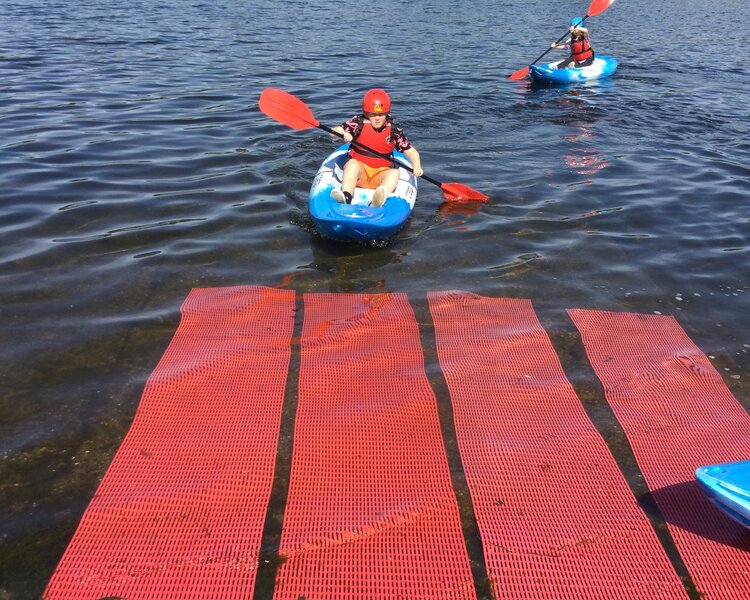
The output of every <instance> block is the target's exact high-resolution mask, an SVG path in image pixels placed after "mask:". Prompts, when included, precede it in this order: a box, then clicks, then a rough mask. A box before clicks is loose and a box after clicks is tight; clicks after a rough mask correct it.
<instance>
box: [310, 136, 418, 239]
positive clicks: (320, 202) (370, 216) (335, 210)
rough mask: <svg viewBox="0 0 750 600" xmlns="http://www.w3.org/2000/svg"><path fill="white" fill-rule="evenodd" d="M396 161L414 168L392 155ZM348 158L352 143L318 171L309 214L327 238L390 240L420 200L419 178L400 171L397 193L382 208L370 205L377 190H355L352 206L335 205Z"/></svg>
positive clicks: (333, 155) (394, 154)
mask: <svg viewBox="0 0 750 600" xmlns="http://www.w3.org/2000/svg"><path fill="white" fill-rule="evenodd" d="M393 156H394V158H395V159H396V161H399V162H402V163H403V164H406V165H409V166H411V163H410V162H409V159H407V158H406V156H404V155H403V154H402V153H401V152H398V151H395V152H394V153H393ZM348 159H349V144H344V145H343V146H340V147H339V148H337V149H336V150H335V151H334V152H333V153H332V154H331V155H330V156H328V158H326V159H325V160H324V161H323V164H322V165H321V166H320V169H318V173H317V175H315V180H314V181H313V184H312V187H311V188H310V201H309V208H310V215H311V216H312V218H313V220H314V221H315V226H316V227H317V229H318V231H319V232H320V234H321V235H323V236H324V237H327V238H330V239H332V240H338V241H346V242H368V241H373V240H384V239H386V238H389V237H390V236H392V235H393V234H394V233H396V232H397V231H398V230H399V229H401V228H402V227H403V226H404V224H405V223H406V221H407V219H408V218H409V216H410V215H411V211H412V209H413V208H414V203H415V202H416V200H417V178H416V177H414V174H413V173H411V171H409V170H407V169H404V168H399V171H400V177H399V182H398V185H397V186H396V189H395V190H394V192H393V193H392V194H391V195H390V196H388V197H387V199H386V202H385V204H383V206H381V207H375V206H370V201H371V200H372V194H373V192H374V190H369V189H364V188H356V189H355V190H354V197H353V198H352V203H351V204H343V203H339V202H336V201H335V200H334V199H333V198H331V191H332V190H334V189H336V188H338V189H341V177H342V174H343V169H344V164H345V163H346V161H347V160H348Z"/></svg>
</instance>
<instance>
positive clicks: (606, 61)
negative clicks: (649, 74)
mask: <svg viewBox="0 0 750 600" xmlns="http://www.w3.org/2000/svg"><path fill="white" fill-rule="evenodd" d="M560 62H561V61H559V60H558V61H555V62H553V63H549V64H546V65H531V66H530V67H529V77H531V79H532V81H543V82H547V83H577V82H579V81H590V80H592V79H603V78H604V77H609V76H610V75H612V74H613V73H614V72H615V71H616V70H617V60H616V59H615V58H614V57H612V56H597V57H596V58H595V59H594V62H593V63H592V64H590V65H589V66H588V67H579V68H572V69H558V68H557V65H558V64H559V63H560Z"/></svg>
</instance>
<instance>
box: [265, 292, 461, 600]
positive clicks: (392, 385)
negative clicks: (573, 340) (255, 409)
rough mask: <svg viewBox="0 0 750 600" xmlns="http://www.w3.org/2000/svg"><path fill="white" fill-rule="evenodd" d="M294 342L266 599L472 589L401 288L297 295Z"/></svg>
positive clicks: (454, 594) (446, 594) (368, 598)
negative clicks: (275, 557)
mask: <svg viewBox="0 0 750 600" xmlns="http://www.w3.org/2000/svg"><path fill="white" fill-rule="evenodd" d="M301 344H302V352H301V364H300V380H299V405H298V409H297V420H296V425H295V432H294V451H293V458H292V473H291V480H290V490H289V497H288V500H287V509H286V515H285V519H284V526H283V530H282V537H281V554H282V558H284V559H286V561H285V562H284V563H283V564H282V565H281V567H280V569H279V573H278V577H277V583H276V590H275V594H274V598H276V599H279V600H281V599H290V600H298V599H299V598H304V599H305V600H337V599H346V600H357V599H359V600H378V599H383V600H394V599H396V598H401V599H408V598H420V599H424V598H474V597H475V591H474V584H473V580H472V576H471V572H470V569H469V563H468V557H467V553H466V548H465V545H464V541H463V537H462V532H461V526H460V521H459V515H458V507H457V504H456V499H455V496H454V493H453V490H452V487H451V483H450V475H449V471H448V465H447V459H446V456H445V451H444V448H443V442H442V437H441V433H440V425H439V422H438V415H437V407H436V403H435V397H434V394H433V392H432V389H431V387H430V385H429V383H428V381H427V377H426V375H425V372H424V359H423V355H422V349H421V345H420V337H419V329H418V327H417V323H416V320H415V318H414V315H413V313H412V311H411V307H410V306H409V304H408V301H407V299H406V296H405V295H403V294H393V295H391V294H381V295H374V296H367V295H358V294H312V295H306V296H305V322H304V327H303V332H302V340H301Z"/></svg>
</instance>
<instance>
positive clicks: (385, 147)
mask: <svg viewBox="0 0 750 600" xmlns="http://www.w3.org/2000/svg"><path fill="white" fill-rule="evenodd" d="M390 112H391V99H390V97H389V96H388V94H387V93H386V91H385V90H381V89H372V90H370V91H368V92H367V93H366V94H365V96H364V98H363V99H362V114H361V115H356V116H354V117H352V118H351V119H349V120H348V121H346V122H345V123H342V124H341V125H339V126H338V127H334V128H333V130H334V131H336V132H338V133H340V134H341V135H342V136H343V138H344V141H345V142H347V143H351V142H352V140H356V141H359V142H360V143H362V144H363V145H365V146H367V147H368V148H372V149H373V150H375V151H377V152H379V153H381V154H391V153H392V152H393V151H394V150H398V151H399V152H403V153H404V155H405V156H406V157H407V158H408V159H409V161H411V164H412V167H413V169H414V175H416V176H417V177H419V176H420V175H422V173H423V171H422V163H421V159H420V157H419V152H417V149H416V148H415V147H414V146H412V145H411V143H410V142H409V139H408V138H407V137H406V135H405V134H404V132H403V130H402V129H401V128H400V127H399V126H398V125H396V124H395V123H394V122H393V118H392V117H391V115H390ZM398 177H399V173H398V169H397V168H394V167H393V161H392V160H387V159H385V158H381V157H380V156H376V155H374V154H372V153H369V152H367V151H366V150H364V149H362V148H357V147H355V146H352V147H351V148H350V149H349V160H348V161H346V164H345V165H344V175H343V177H342V180H341V189H340V190H338V189H336V190H333V191H332V192H331V197H332V198H333V199H334V200H336V202H346V203H347V204H348V203H351V201H352V196H353V194H354V188H355V187H361V188H366V189H374V190H375V192H374V193H373V195H372V202H371V203H370V205H371V206H383V204H385V200H386V198H387V197H388V194H392V193H393V191H394V190H395V189H396V186H397V185H398Z"/></svg>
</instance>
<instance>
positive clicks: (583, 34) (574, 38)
mask: <svg viewBox="0 0 750 600" xmlns="http://www.w3.org/2000/svg"><path fill="white" fill-rule="evenodd" d="M569 31H570V38H569V39H568V41H567V42H565V43H563V44H556V43H554V42H552V48H566V49H570V56H569V57H568V58H566V59H565V60H564V61H562V62H561V63H558V65H557V68H558V69H567V68H569V67H570V66H571V65H572V66H573V67H575V68H579V67H587V66H589V65H590V64H591V63H593V62H594V50H593V48H591V44H590V43H589V30H588V29H586V28H585V27H584V26H583V17H575V18H573V19H571V21H570V29H569Z"/></svg>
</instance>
